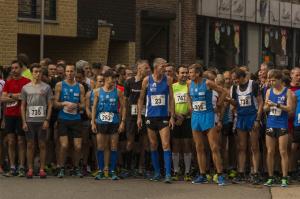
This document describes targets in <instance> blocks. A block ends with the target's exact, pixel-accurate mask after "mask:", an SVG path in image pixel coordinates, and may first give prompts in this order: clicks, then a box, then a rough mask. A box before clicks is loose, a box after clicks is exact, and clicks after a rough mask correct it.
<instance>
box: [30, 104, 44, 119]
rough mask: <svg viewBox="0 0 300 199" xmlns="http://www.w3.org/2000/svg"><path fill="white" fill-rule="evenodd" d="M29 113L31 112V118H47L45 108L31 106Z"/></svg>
mask: <svg viewBox="0 0 300 199" xmlns="http://www.w3.org/2000/svg"><path fill="white" fill-rule="evenodd" d="M28 112H29V117H45V112H44V107H43V106H29V107H28Z"/></svg>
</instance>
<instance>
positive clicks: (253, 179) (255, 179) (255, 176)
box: [251, 173, 260, 185]
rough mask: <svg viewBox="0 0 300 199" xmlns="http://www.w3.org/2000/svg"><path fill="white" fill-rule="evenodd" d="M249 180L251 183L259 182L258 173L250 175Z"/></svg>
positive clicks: (256, 183)
mask: <svg viewBox="0 0 300 199" xmlns="http://www.w3.org/2000/svg"><path fill="white" fill-rule="evenodd" d="M251 182H252V184H253V185H259V184H260V178H259V175H258V173H254V174H252V175H251Z"/></svg>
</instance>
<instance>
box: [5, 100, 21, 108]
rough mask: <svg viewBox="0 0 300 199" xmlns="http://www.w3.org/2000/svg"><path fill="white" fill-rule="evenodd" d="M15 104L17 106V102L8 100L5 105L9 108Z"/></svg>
mask: <svg viewBox="0 0 300 199" xmlns="http://www.w3.org/2000/svg"><path fill="white" fill-rule="evenodd" d="M15 106H18V102H17V101H15V102H9V103H7V104H6V107H7V108H11V107H15Z"/></svg>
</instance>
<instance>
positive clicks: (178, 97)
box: [175, 93, 187, 104]
mask: <svg viewBox="0 0 300 199" xmlns="http://www.w3.org/2000/svg"><path fill="white" fill-rule="evenodd" d="M183 103H187V94H186V93H176V94H175V104H183Z"/></svg>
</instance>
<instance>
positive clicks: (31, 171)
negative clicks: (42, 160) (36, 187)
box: [26, 169, 33, 179]
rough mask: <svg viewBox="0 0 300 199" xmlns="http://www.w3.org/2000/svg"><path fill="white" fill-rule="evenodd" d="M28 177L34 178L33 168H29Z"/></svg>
mask: <svg viewBox="0 0 300 199" xmlns="http://www.w3.org/2000/svg"><path fill="white" fill-rule="evenodd" d="M26 177H27V178H28V179H31V178H33V170H32V169H28V171H27V174H26Z"/></svg>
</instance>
